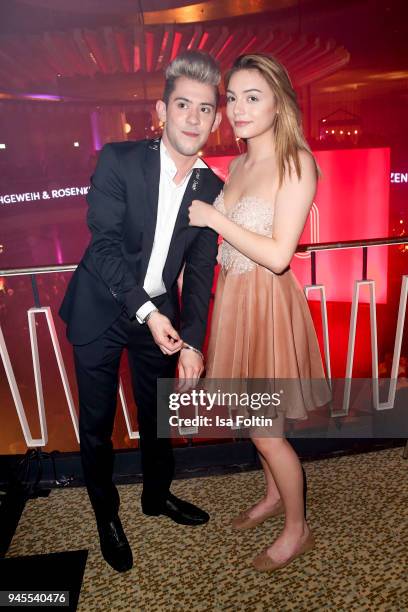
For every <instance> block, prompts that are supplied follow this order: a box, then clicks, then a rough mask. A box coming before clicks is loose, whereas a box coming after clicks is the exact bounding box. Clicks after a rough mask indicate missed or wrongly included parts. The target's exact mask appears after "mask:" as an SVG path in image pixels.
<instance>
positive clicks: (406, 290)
mask: <svg viewBox="0 0 408 612" xmlns="http://www.w3.org/2000/svg"><path fill="white" fill-rule="evenodd" d="M403 244H404V245H405V244H408V237H404V236H402V237H396V238H390V237H385V238H375V239H369V240H350V241H342V242H329V243H327V242H326V243H318V244H316V243H312V244H306V245H299V247H298V250H297V253H310V254H311V257H310V277H311V284H310V285H306V286H305V287H304V291H305V294H306V297H308V296H309V294H310V293H311V292H312V291H318V292H319V294H320V303H321V318H322V329H323V348H324V358H325V365H326V372H327V377H328V379H329V382H330V381H331V359H330V349H329V328H328V318H327V302H326V293H325V287H324V285H322V284H318V283H317V255H318V253H319V252H321V251H334V250H340V249H343V250H344V249H347V250H348V249H357V248H361V250H362V274H361V279H360V280H355V281H354V291H353V298H352V305H351V317H350V327H349V339H348V349H347V363H346V372H345V380H346V383H345V389H344V396H343V406H342V410H341V411H336V414H335V415H333V416H346V415H347V414H348V410H349V403H350V385H351V379H352V370H353V362H354V349H355V337H356V326H357V313H358V305H359V294H360V287H362V286H368V288H369V291H370V328H371V362H372V385H373V402H374V408H375V409H376V410H387V409H390V408H393V406H394V401H395V394H396V387H397V379H398V367H399V361H400V356H401V346H402V337H403V331H404V322H405V315H406V306H407V295H408V275H403V276H402V283H401V292H400V300H399V309H398V317H397V325H396V332H395V340H394V352H393V359H392V366H391V376H390V379H391V381H390V387H389V391H388V398H387V400H386V401H385V402H380V401H379V387H378V344H377V319H376V302H375V281H374V280H370V279H368V278H367V262H368V249H369V248H370V247H374V246H377V247H378V246H393V245H394V246H395V245H403ZM76 267H77V264H65V265H52V266H35V267H30V268H6V269H3V270H0V277H12V276H30V277H31V283H32V289H33V296H34V304H35V306H34V308H30V309H29V310H28V311H27V316H28V324H29V331H30V343H31V352H32V360H33V368H34V378H35V386H36V394H37V404H38V414H39V422H40V428H41V438H39V439H33V437H32V435H31V431H30V428H29V425H28V422H27V418H26V414H25V410H24V406H23V403H22V401H21V396H20V393H19V389H18V385H17V382H16V379H15V376H14V372H13V368H12V364H11V361H10V358H9V354H8V351H7V347H6V343H5V340H4V335H3V332H2V330H1V326H0V356H1V358H2V360H3V364H4V367H5V371H6V375H7V378H8V382H9V386H10V389H11V392H12V396H13V400H14V403H15V406H16V410H17V414H18V418H19V420H20V425H21V427H22V431H23V434H24V438H25V441H26V444H27V446H29V447H38V446H45V445H46V444H47V441H48V435H47V425H46V418H45V410H44V398H43V390H42V381H41V368H40V360H39V354H38V345H37V332H36V324H35V317H36V315H38V314H44V315H45V317H46V321H47V325H48V329H49V333H50V336H51V340H52V344H53V348H54V353H55V357H56V360H57V364H58V368H59V372H60V376H61V380H62V383H63V387H64V392H65V396H66V400H67V403H68V408H69V412H70V416H71V419H72V423H73V427H74V431H75V435H76V438H77V440H78V442H79V430H78V417H77V413H76V409H75V406H74V402H73V399H72V394H71V390H70V386H69V382H68V378H67V374H66V370H65V365H64V362H63V359H62V354H61V349H60V345H59V341H58V337H57V334H56V331H55V325H54V321H53V316H52V313H51V309H50V307H49V306H45V307H42V306H41V305H40V298H39V292H38V287H37V282H36V276H37V275H38V274H50V273H56V272H58V273H63V272H72V271H74V270H75V269H76ZM119 397H120V402H121V405H122V410H123V413H124V417H125V421H126V427H127V431H128V435H129V437H130V438H131V439H135V438H138V437H139V435H138V432H137V431H134V430H132V427H131V420H130V415H129V410H128V406H127V402H126V398H125V394H124V390H123V385H122V381H120V384H119ZM407 456H408V442H407V445H406V446H405V450H404V457H405V458H406V457H407Z"/></svg>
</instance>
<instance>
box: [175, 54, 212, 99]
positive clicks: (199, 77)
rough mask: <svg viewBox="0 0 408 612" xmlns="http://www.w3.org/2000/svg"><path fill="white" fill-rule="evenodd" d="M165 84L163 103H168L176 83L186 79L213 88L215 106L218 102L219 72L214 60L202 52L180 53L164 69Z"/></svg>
mask: <svg viewBox="0 0 408 612" xmlns="http://www.w3.org/2000/svg"><path fill="white" fill-rule="evenodd" d="M165 77H166V83H165V86H164V92H163V101H164V103H165V104H166V106H167V104H168V103H169V99H170V95H171V94H172V92H173V91H174V88H175V86H176V81H177V79H178V78H180V77H186V78H187V79H192V80H193V81H199V82H200V83H207V84H208V85H212V86H213V87H214V92H215V99H216V104H218V100H219V95H220V94H219V91H218V85H219V83H220V80H221V72H220V69H219V66H218V63H217V62H216V60H215V59H214V58H213V57H211V55H209V54H208V53H204V51H184V52H183V53H180V55H178V56H177V57H176V58H175V59H174V60H173V61H172V62H171V63H170V64H169V65H168V66H167V68H166V72H165Z"/></svg>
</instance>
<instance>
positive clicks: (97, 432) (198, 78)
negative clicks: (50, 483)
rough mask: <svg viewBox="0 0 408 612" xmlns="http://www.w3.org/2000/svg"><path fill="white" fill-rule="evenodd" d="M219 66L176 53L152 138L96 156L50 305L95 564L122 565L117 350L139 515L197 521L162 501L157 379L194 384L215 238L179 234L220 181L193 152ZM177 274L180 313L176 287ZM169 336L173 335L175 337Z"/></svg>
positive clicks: (169, 473) (166, 460) (211, 119)
mask: <svg viewBox="0 0 408 612" xmlns="http://www.w3.org/2000/svg"><path fill="white" fill-rule="evenodd" d="M219 80H220V73H219V69H218V67H217V65H216V63H215V61H214V60H213V59H212V58H211V57H210V56H208V55H207V54H204V53H200V52H192V51H187V52H185V53H183V54H182V55H180V56H179V57H177V58H176V59H175V60H174V61H173V62H172V63H171V64H170V65H169V67H168V68H167V70H166V84H165V90H164V94H163V100H159V101H158V102H157V105H156V110H157V112H158V115H159V118H160V120H162V121H163V122H164V129H163V137H162V139H161V140H153V141H147V140H144V141H139V142H120V143H110V144H107V145H105V146H104V147H103V149H102V151H101V153H100V156H99V161H98V164H97V167H96V170H95V173H94V175H93V176H92V179H91V188H90V191H89V193H88V196H87V201H88V205H89V211H88V225H89V228H90V231H91V234H92V238H91V241H90V244H89V246H88V248H87V250H86V252H85V254H84V256H83V258H82V260H81V262H80V264H79V266H78V268H77V270H76V271H75V273H74V275H73V277H72V279H71V282H70V284H69V287H68V290H67V293H66V295H65V298H64V301H63V304H62V306H61V310H60V315H61V317H62V318H63V319H64V321H66V323H67V325H68V328H67V336H68V339H69V340H70V342H71V343H72V344H73V346H74V360H75V368H76V375H77V382H78V390H79V403H80V441H81V458H82V465H83V471H84V477H85V482H86V485H87V488H88V493H89V496H90V500H91V503H92V506H93V509H94V511H95V515H96V521H97V526H98V531H99V536H100V541H101V550H102V554H103V556H104V558H105V559H106V561H107V562H108V563H109V564H110V565H111V566H112V567H113V568H114V569H116V570H117V571H126V570H128V569H130V568H131V567H132V564H133V559H132V552H131V549H130V547H129V544H128V542H127V539H126V536H125V534H124V532H123V529H122V526H121V523H120V519H119V516H118V510H119V495H118V492H117V489H116V487H115V486H114V485H113V482H112V470H113V452H112V442H111V436H112V428H113V423H114V417H115V411H116V400H117V390H118V370H119V362H120V357H121V353H122V351H123V349H124V348H127V349H128V356H129V363H130V369H131V374H132V384H133V392H134V396H135V401H136V404H137V407H138V421H139V432H140V450H141V458H142V470H143V492H142V499H141V502H142V510H143V512H144V513H145V514H147V515H150V516H158V515H163V514H164V515H166V516H168V517H170V518H171V519H173V520H174V521H176V522H177V523H182V524H186V525H199V524H203V523H205V522H207V521H208V519H209V517H208V514H207V513H206V512H204V511H203V510H200V509H199V508H197V507H196V506H194V505H193V504H190V503H188V502H185V501H183V500H180V499H178V498H177V497H175V496H174V495H172V494H171V493H170V484H171V481H172V478H173V471H174V459H173V452H172V447H171V441H170V440H169V439H158V438H157V390H156V384H157V379H158V378H172V377H174V376H175V371H176V366H177V365H178V370H179V377H181V378H185V379H197V378H198V377H199V376H200V375H201V373H202V371H203V369H204V364H203V358H202V354H201V348H202V344H203V341H204V337H205V330H206V323H207V314H208V304H209V299H210V294H211V286H212V281H213V272H214V265H215V262H216V253H217V235H216V234H215V233H214V232H213V231H212V230H210V229H208V228H204V229H202V228H196V227H189V219H188V207H189V206H190V204H191V202H192V200H193V199H200V200H204V201H206V202H212V201H213V200H214V198H215V197H216V196H217V194H218V193H219V191H220V189H221V188H222V182H221V181H220V179H219V178H217V176H216V175H215V174H214V173H213V172H212V171H211V170H210V169H209V168H208V166H206V164H205V163H204V162H203V161H202V160H201V159H200V157H199V156H198V153H199V151H200V149H201V148H202V147H203V146H204V145H205V143H206V141H207V139H208V136H209V134H210V132H212V131H215V130H216V129H217V128H218V125H219V122H220V119H221V117H220V113H219V112H217V103H218V83H219ZM183 266H184V274H183V289H182V295H181V308H180V306H179V299H178V289H177V279H178V277H179V275H180V272H181V270H182V268H183ZM178 330H179V331H178Z"/></svg>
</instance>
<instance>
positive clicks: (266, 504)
mask: <svg viewBox="0 0 408 612" xmlns="http://www.w3.org/2000/svg"><path fill="white" fill-rule="evenodd" d="M258 455H259V459H260V461H261V465H262V469H263V472H264V477H265V484H266V492H265V495H264V496H263V497H262V499H260V500H259V501H258V502H257V503H256V504H254V505H253V506H252V507H251V508H250V509H249V510H248V512H247V515H248V516H249V517H250V518H258V517H259V516H262V515H264V514H266V513H268V512H270V511H271V510H272V509H273V508H274V507H275V506H276V504H277V503H278V502H279V501H280V493H279V490H278V487H277V486H276V482H275V479H274V477H273V475H272V472H271V470H270V468H269V466H268V462H267V461H266V459H265V457H263V456H262V454H261V453H260V452H259V451H258Z"/></svg>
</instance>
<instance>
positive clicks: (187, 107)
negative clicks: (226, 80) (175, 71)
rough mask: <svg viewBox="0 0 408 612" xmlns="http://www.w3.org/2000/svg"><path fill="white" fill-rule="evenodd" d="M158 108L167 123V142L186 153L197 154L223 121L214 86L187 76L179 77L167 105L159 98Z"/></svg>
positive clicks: (177, 150)
mask: <svg viewBox="0 0 408 612" xmlns="http://www.w3.org/2000/svg"><path fill="white" fill-rule="evenodd" d="M156 110H157V114H158V116H159V119H160V120H161V121H163V122H164V123H165V126H164V130H163V140H164V144H165V145H166V146H167V147H168V148H169V149H170V152H171V149H173V151H175V152H176V153H178V154H179V155H184V156H186V157H191V156H195V155H197V153H198V151H200V149H201V148H202V147H203V146H204V145H205V143H206V142H207V139H208V137H209V135H210V133H211V132H214V131H215V130H216V129H217V128H218V126H219V124H220V121H221V114H220V113H217V111H216V97H215V89H214V87H213V86H212V85H208V84H207V83H199V82H198V81H193V80H192V79H188V78H187V77H179V78H178V79H177V80H176V83H175V88H174V90H173V92H172V93H171V95H170V99H169V102H168V104H167V106H166V105H165V103H164V102H163V101H162V100H159V101H158V102H157V104H156Z"/></svg>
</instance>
